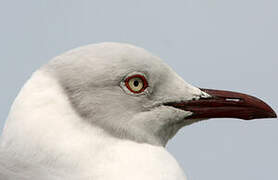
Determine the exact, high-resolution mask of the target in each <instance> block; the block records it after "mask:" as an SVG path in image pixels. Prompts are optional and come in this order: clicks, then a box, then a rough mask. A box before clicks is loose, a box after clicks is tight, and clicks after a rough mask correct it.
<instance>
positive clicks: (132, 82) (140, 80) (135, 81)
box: [125, 74, 148, 94]
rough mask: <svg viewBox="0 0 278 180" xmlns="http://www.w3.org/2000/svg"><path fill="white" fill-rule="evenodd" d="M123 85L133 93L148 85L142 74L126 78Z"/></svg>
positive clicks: (139, 91)
mask: <svg viewBox="0 0 278 180" xmlns="http://www.w3.org/2000/svg"><path fill="white" fill-rule="evenodd" d="M125 86H126V87H127V88H128V90H130V91H131V92H133V93H137V94H138V93H141V92H143V91H144V90H145V89H146V88H147V87H148V82H147V80H146V78H145V77H144V76H143V75H140V74H136V75H133V76H130V77H128V78H126V80H125Z"/></svg>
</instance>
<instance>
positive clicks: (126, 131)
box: [43, 43, 209, 146]
mask: <svg viewBox="0 0 278 180" xmlns="http://www.w3.org/2000/svg"><path fill="white" fill-rule="evenodd" d="M43 68H44V69H46V70H47V71H49V72H50V73H52V74H53V75H54V76H55V77H56V79H58V80H59V83H60V84H61V86H62V87H63V89H64V92H65V93H66V95H67V96H68V98H69V100H70V102H71V105H72V108H73V109H74V111H75V112H76V113H77V114H78V115H79V116H80V117H82V119H83V120H84V121H86V122H88V124H89V125H92V126H98V127H100V128H102V129H104V130H105V131H106V132H108V133H109V134H111V135H112V136H115V137H117V138H124V139H130V140H133V141H137V142H141V143H149V144H153V145H163V146H164V145H165V144H166V143H167V141H168V140H169V139H170V138H171V137H173V136H174V135H175V134H176V132H177V131H178V130H179V129H180V128H181V127H183V126H184V125H186V124H191V123H193V122H196V121H198V120H187V121H183V120H184V119H185V117H187V116H190V115H191V114H192V113H191V112H189V111H184V110H181V109H177V108H174V107H171V106H165V105H164V104H165V103H167V102H180V101H188V100H192V99H199V98H201V97H204V98H205V97H209V95H208V94H206V93H204V92H202V91H201V90H200V89H198V88H196V87H193V86H191V85H190V84H188V83H186V82H185V81H184V80H183V79H182V78H181V77H179V76H178V75H177V74H176V73H175V72H174V71H173V70H172V69H171V68H170V67H169V66H168V65H166V64H165V63H164V62H163V61H162V60H161V59H159V58H158V57H156V56H154V55H152V54H150V53H149V52H147V51H145V50H144V49H142V48H138V47H135V46H132V45H129V44H122V43H101V44H94V45H88V46H85V47H81V48H78V49H75V50H72V51H69V52H67V53H65V54H63V55H61V56H58V57H56V58H55V59H53V60H52V61H51V62H50V63H49V64H48V65H46V66H44V67H43ZM138 76H139V78H138ZM127 79H131V81H130V82H129V83H131V82H132V83H133V84H130V85H131V86H134V87H133V88H135V90H136V88H141V89H139V90H140V92H139V91H138V92H136V91H133V90H132V89H130V87H129V85H128V83H127ZM142 79H143V80H144V82H143V80H142ZM134 83H135V84H134ZM144 83H145V84H144ZM136 85H137V87H136ZM143 86H144V87H143Z"/></svg>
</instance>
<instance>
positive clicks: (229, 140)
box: [0, 0, 278, 180]
mask: <svg viewBox="0 0 278 180" xmlns="http://www.w3.org/2000/svg"><path fill="white" fill-rule="evenodd" d="M103 41H118V42H128V43H132V44H135V45H138V46H141V47H144V48H146V49H148V50H149V51H151V52H153V53H154V54H156V55H158V56H160V57H161V58H162V59H164V60H165V61H166V62H167V63H168V64H169V65H170V66H172V67H173V68H174V70H175V71H177V72H178V74H180V75H181V76H182V77H183V78H184V79H185V80H186V81H188V82H190V83H192V84H193V85H196V86H198V87H207V88H217V89H227V90H236V91H241V92H244V93H249V94H252V95H255V96H257V97H260V98H262V99H264V100H265V101H266V102H268V103H269V104H270V105H271V106H272V107H273V108H274V110H275V111H276V112H277V110H278V85H277V77H278V70H277V68H278V59H277V58H278V1H277V0H172V1H163V0H138V1H133V0H117V1H113V0H110V1H107V0H101V1H96V0H79V1H77V0H75V1H73V0H47V1H46V0H41V1H37V0H25V1H19V0H17V1H14V0H9V1H8V0H6V1H5V0H0V80H1V93H0V126H1V128H2V127H3V124H4V121H5V119H6V117H7V114H8V111H9V108H10V105H11V104H12V102H13V100H14V98H15V97H16V95H17V93H18V92H19V90H20V88H21V87H22V85H23V84H24V82H25V81H26V80H27V79H28V78H29V77H30V75H31V73H32V72H33V71H35V70H36V69H37V68H38V67H40V66H41V65H42V64H45V63H47V62H48V60H49V59H51V58H52V57H54V56H56V55H58V54H60V53H62V52H64V51H66V50H69V49H72V48H75V47H78V46H81V45H86V44H90V43H96V42H103ZM277 130H278V120H277V119H269V120H265V119H263V120H256V121H249V122H247V121H241V120H235V119H218V120H209V121H206V122H201V123H197V124H194V125H192V126H189V127H185V128H184V129H183V130H181V131H180V132H179V134H178V135H177V136H176V137H175V138H174V139H173V140H172V141H171V142H170V143H169V144H168V146H167V148H168V149H169V151H170V152H171V153H172V154H173V155H174V156H175V157H176V158H177V159H178V161H179V162H180V164H181V166H182V168H183V169H184V170H185V172H186V174H187V176H188V179H189V180H223V179H224V180H235V179H237V180H251V179H252V180H262V179H267V180H276V179H278V143H277V139H278V131H277Z"/></svg>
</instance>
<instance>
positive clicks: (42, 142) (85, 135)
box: [0, 43, 276, 180]
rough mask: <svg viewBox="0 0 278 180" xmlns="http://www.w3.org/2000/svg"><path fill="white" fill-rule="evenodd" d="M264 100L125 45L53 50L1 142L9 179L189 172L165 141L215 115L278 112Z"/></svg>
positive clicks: (2, 173) (136, 179)
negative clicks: (188, 78) (193, 80)
mask: <svg viewBox="0 0 278 180" xmlns="http://www.w3.org/2000/svg"><path fill="white" fill-rule="evenodd" d="M275 117H276V114H275V112H274V111H273V110H272V109H271V108H270V107H269V106H268V105H267V104H266V103H264V102H263V101H261V100H259V99H257V98H255V97H252V96H249V95H246V94H241V93H236V92H231V91H221V90H211V89H200V88H197V87H194V86H192V85H190V84H189V83H187V82H185V81H184V80H183V79H182V78H181V77H180V76H178V75H177V73H176V72H174V71H173V70H172V69H171V68H170V67H169V66H168V65H167V64H165V63H164V62H163V61H162V60H161V59H160V58H158V57H156V56H154V55H152V54H151V53H149V52H148V51H146V50H144V49H142V48H139V47H135V46H133V45H129V44H124V43H99V44H92V45H87V46H84V47H80V48H77V49H74V50H71V51H68V52H66V53H64V54H62V55H60V56H57V57H55V58H53V59H52V60H51V61H50V62H49V63H48V64H46V65H44V66H42V67H41V68H40V69H39V70H37V71H36V72H35V73H34V74H33V75H32V77H31V78H30V80H28V82H27V83H26V84H25V85H24V87H23V88H22V89H21V91H20V93H19V95H18V96H17V98H16V100H15V102H14V103H13V105H12V107H11V110H10V113H9V116H8V118H7V121H6V124H5V127H4V130H3V133H2V136H1V142H0V179H1V180H38V179H39V180H112V179H113V180H131V179H132V180H142V179H144V180H185V179H186V176H185V174H184V172H183V170H182V168H181V167H180V165H179V164H178V162H177V161H176V160H175V159H174V158H173V156H172V155H171V154H170V153H168V152H167V150H166V149H165V146H166V144H167V142H168V141H169V140H170V139H171V138H172V137H173V136H174V135H175V134H176V133H177V132H178V130H179V129H181V128H182V127H184V126H187V125H190V124H192V123H195V122H199V121H202V120H206V119H210V118H239V119H245V120H250V119H259V118H275Z"/></svg>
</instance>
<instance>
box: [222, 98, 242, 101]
mask: <svg viewBox="0 0 278 180" xmlns="http://www.w3.org/2000/svg"><path fill="white" fill-rule="evenodd" d="M225 100H226V101H234V102H239V101H241V99H239V98H226V99H225Z"/></svg>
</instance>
